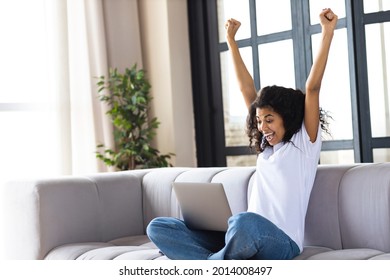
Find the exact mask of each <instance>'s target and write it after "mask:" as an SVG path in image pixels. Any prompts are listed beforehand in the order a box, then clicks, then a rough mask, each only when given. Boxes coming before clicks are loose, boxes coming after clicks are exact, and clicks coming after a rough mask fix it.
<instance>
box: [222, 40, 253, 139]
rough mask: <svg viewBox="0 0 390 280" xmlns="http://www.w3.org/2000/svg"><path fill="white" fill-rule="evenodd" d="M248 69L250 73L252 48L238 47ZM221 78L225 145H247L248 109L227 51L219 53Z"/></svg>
mask: <svg viewBox="0 0 390 280" xmlns="http://www.w3.org/2000/svg"><path fill="white" fill-rule="evenodd" d="M240 52H241V56H242V59H243V60H244V62H245V64H246V66H247V68H248V71H249V72H250V73H251V75H253V74H252V69H253V67H252V65H253V63H252V48H251V47H246V48H241V49H240ZM221 79H222V97H223V111H224V120H225V136H226V137H225V139H226V140H225V141H226V146H247V145H248V137H247V136H246V134H245V122H246V116H247V113H248V110H247V108H246V105H245V102H244V99H243V98H242V95H241V92H240V90H239V88H238V84H237V78H236V76H235V74H234V68H233V63H232V60H231V57H230V55H229V53H228V52H223V53H221Z"/></svg>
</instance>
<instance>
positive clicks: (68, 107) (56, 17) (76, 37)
mask: <svg viewBox="0 0 390 280" xmlns="http://www.w3.org/2000/svg"><path fill="white" fill-rule="evenodd" d="M46 9H47V13H46V14H47V19H48V21H47V27H48V34H49V36H48V38H49V41H48V44H49V46H51V48H50V49H51V50H53V53H52V54H51V58H50V60H49V61H50V62H51V63H50V65H49V69H50V70H51V71H49V72H51V75H53V77H52V79H49V80H48V83H49V85H50V92H52V93H53V94H52V98H53V99H52V102H51V106H52V109H53V110H52V112H53V113H54V114H55V119H56V120H57V123H58V125H57V126H55V127H53V129H54V130H55V135H57V138H58V141H55V142H56V143H57V149H56V150H57V151H58V153H59V154H58V156H59V159H60V160H59V164H61V166H60V172H61V173H64V174H82V173H89V172H96V171H106V170H107V169H106V167H105V166H104V165H103V164H102V163H101V162H99V161H97V160H96V157H95V153H94V152H95V147H96V145H97V144H99V143H105V144H106V145H108V146H110V147H112V146H113V139H112V126H111V124H110V122H109V120H108V118H107V117H106V116H105V112H106V110H107V108H106V107H105V105H104V104H103V103H101V102H100V101H99V99H98V98H97V87H96V82H97V79H96V77H98V76H101V75H107V72H108V66H107V52H106V42H105V31H104V21H103V19H104V18H103V5H102V1H101V0H92V1H90V0H83V1H79V0H68V1H63V0H55V1H53V0H46Z"/></svg>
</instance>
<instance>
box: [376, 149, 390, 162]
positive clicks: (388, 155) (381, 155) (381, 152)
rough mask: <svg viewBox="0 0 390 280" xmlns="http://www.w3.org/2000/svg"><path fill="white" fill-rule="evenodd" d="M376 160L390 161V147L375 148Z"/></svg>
mask: <svg viewBox="0 0 390 280" xmlns="http://www.w3.org/2000/svg"><path fill="white" fill-rule="evenodd" d="M373 152H374V162H378V163H379V162H390V149H374V150H373Z"/></svg>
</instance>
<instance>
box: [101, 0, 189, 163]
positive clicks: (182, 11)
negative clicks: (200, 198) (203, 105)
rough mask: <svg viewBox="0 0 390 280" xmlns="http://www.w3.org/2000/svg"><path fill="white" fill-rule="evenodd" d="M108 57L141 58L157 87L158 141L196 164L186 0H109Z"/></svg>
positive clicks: (121, 63) (117, 63)
mask: <svg viewBox="0 0 390 280" xmlns="http://www.w3.org/2000/svg"><path fill="white" fill-rule="evenodd" d="M104 8H105V21H106V32H107V33H108V34H107V41H108V43H107V45H108V61H109V64H110V66H111V67H117V68H119V69H124V68H125V67H129V66H132V64H133V63H135V62H136V63H137V64H138V66H139V67H142V68H143V69H145V70H146V71H147V76H148V78H149V82H150V84H151V86H152V88H151V94H152V96H153V101H152V105H151V116H152V117H153V116H155V117H157V118H158V120H159V121H160V122H161V124H160V127H159V128H158V130H157V136H156V138H155V144H154V146H155V147H156V148H157V149H159V150H160V151H161V153H164V154H165V153H170V152H172V153H174V154H176V156H175V157H174V158H173V160H172V163H173V165H174V166H196V155H195V131H194V116H193V106H192V86H191V67H190V51H189V36H188V18H187V1H185V0H138V1H137V0H115V1H110V0H105V2H104Z"/></svg>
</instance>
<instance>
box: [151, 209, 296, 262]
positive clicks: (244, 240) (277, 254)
mask: <svg viewBox="0 0 390 280" xmlns="http://www.w3.org/2000/svg"><path fill="white" fill-rule="evenodd" d="M228 224H229V227H228V230H227V232H226V233H225V232H215V231H200V230H192V229H189V228H188V227H187V226H186V225H185V223H184V222H183V221H182V220H179V219H176V218H165V217H160V218H155V219H154V220H152V221H151V222H150V224H149V225H148V227H147V229H146V232H147V235H148V236H149V238H150V240H152V241H153V243H154V244H156V246H157V247H158V248H159V249H160V250H161V252H163V253H164V254H165V255H166V256H167V257H168V258H170V259H173V260H207V259H209V260H224V259H225V260H228V259H234V260H245V259H255V260H265V259H268V260H281V259H292V258H294V257H295V256H297V255H298V254H299V253H300V250H299V248H298V246H297V244H296V243H295V242H294V241H293V240H292V239H291V238H290V237H289V236H288V235H287V234H285V233H284V232H283V231H282V230H281V229H279V228H278V227H277V226H275V225H274V224H273V223H271V222H270V221H269V220H267V219H266V218H264V217H262V216H260V215H258V214H255V213H250V212H244V213H240V214H237V215H234V216H232V217H230V219H229V221H228Z"/></svg>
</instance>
